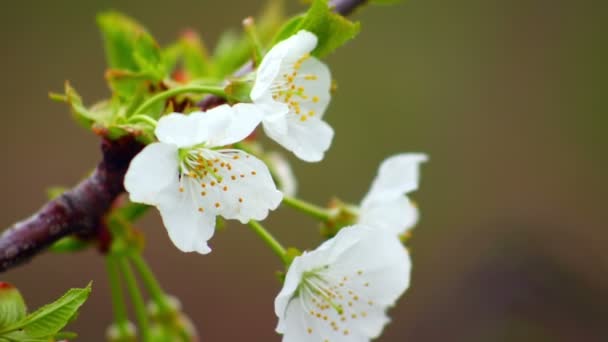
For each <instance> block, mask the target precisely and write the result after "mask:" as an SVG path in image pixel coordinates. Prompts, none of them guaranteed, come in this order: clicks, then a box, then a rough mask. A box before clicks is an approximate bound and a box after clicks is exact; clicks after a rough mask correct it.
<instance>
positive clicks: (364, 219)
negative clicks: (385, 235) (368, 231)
mask: <svg viewBox="0 0 608 342" xmlns="http://www.w3.org/2000/svg"><path fill="white" fill-rule="evenodd" d="M418 217H419V214H418V208H416V206H415V205H413V204H412V202H411V201H410V200H409V199H408V198H407V197H405V196H400V197H397V198H395V199H392V200H387V201H369V202H367V203H366V204H365V205H363V206H361V210H360V212H359V219H358V223H361V224H364V225H366V226H369V227H373V228H377V229H382V230H384V231H387V232H391V233H392V234H394V235H401V234H403V233H405V232H406V231H407V230H409V229H410V228H412V227H414V225H415V224H416V223H417V222H418Z"/></svg>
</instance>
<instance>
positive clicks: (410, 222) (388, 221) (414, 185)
mask: <svg viewBox="0 0 608 342" xmlns="http://www.w3.org/2000/svg"><path fill="white" fill-rule="evenodd" d="M427 160H428V158H427V156H426V155H424V154H419V153H404V154H398V155H395V156H392V157H389V158H387V159H385V160H384V161H383V162H382V164H381V165H380V168H379V170H378V174H377V175H376V178H375V179H374V181H373V182H372V186H371V188H370V190H369V191H368V193H367V195H365V197H364V198H363V201H361V205H360V208H359V218H358V221H357V222H358V223H361V224H364V225H367V226H370V227H376V228H380V229H384V230H386V231H390V232H392V233H394V234H396V235H401V234H403V233H405V232H406V231H407V230H408V229H411V228H412V227H413V226H414V225H415V224H416V222H417V221H418V217H419V214H418V208H417V207H416V206H415V205H414V204H413V203H412V202H411V201H410V200H409V199H408V198H407V196H406V194H407V193H409V192H412V191H414V190H416V189H418V182H419V178H420V175H419V173H420V172H419V167H420V163H422V162H425V161H427Z"/></svg>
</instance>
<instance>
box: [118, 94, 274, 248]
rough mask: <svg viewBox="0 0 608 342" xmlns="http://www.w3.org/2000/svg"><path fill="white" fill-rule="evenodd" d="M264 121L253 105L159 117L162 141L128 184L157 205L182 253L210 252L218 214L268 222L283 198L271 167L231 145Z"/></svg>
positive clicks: (136, 163)
mask: <svg viewBox="0 0 608 342" xmlns="http://www.w3.org/2000/svg"><path fill="white" fill-rule="evenodd" d="M260 119H261V113H259V111H258V110H257V109H256V108H255V106H254V105H252V104H237V105H235V106H232V107H231V106H229V105H222V106H219V107H216V108H213V109H211V110H209V111H207V112H196V113H191V114H189V115H183V114H178V113H172V114H169V115H166V116H164V117H162V118H161V119H160V120H159V122H158V125H157V127H156V130H155V134H156V137H157V138H158V140H159V142H156V143H152V144H150V145H148V146H146V147H145V148H144V150H143V151H142V152H140V153H139V154H138V155H137V156H136V157H135V158H134V159H133V161H132V162H131V165H130V166H129V170H128V171H127V174H126V175H125V181H124V185H125V189H126V190H127V191H128V192H129V195H130V199H131V201H133V202H139V203H145V204H148V205H153V206H156V207H157V208H158V210H159V211H160V214H161V216H162V219H163V223H164V225H165V227H166V228H167V231H168V233H169V236H170V238H171V240H172V241H173V243H174V244H175V245H176V246H177V248H179V249H180V250H182V251H184V252H191V251H196V252H199V253H202V254H206V253H209V252H210V251H211V249H210V248H209V246H208V244H207V241H208V240H209V239H210V238H211V237H212V236H213V233H214V230H215V222H216V216H222V217H224V218H226V219H235V220H239V221H241V222H242V223H246V222H248V221H249V220H263V219H264V218H266V216H267V215H268V211H269V210H273V209H275V208H276V207H277V206H278V205H279V203H280V202H281V200H282V194H281V192H280V191H278V190H277V189H276V186H275V184H274V182H273V180H272V177H271V175H270V172H269V171H268V168H267V167H266V165H265V164H264V163H263V162H262V161H260V160H259V159H257V158H256V157H254V156H252V155H249V154H247V153H245V152H243V151H241V150H237V149H231V148H229V147H227V146H228V145H231V144H233V143H236V142H238V141H241V140H243V139H244V138H246V137H247V136H248V135H249V134H250V133H251V132H252V131H253V130H254V129H255V127H256V126H257V125H258V124H259V122H260Z"/></svg>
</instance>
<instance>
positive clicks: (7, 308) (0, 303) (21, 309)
mask: <svg viewBox="0 0 608 342" xmlns="http://www.w3.org/2000/svg"><path fill="white" fill-rule="evenodd" d="M23 317H25V303H24V302H23V297H21V293H19V290H17V288H16V287H14V286H13V285H11V284H9V283H5V282H0V328H2V327H6V326H8V325H11V324H13V323H15V322H17V321H19V320H21V319H23Z"/></svg>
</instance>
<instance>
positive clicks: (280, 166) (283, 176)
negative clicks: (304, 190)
mask: <svg viewBox="0 0 608 342" xmlns="http://www.w3.org/2000/svg"><path fill="white" fill-rule="evenodd" d="M267 158H268V161H269V162H270V163H271V164H272V165H273V168H274V171H275V173H276V174H275V176H276V177H277V178H278V180H279V185H280V189H281V191H282V192H283V194H284V195H285V196H290V197H293V196H295V195H296V193H297V191H298V181H297V180H296V177H295V175H294V173H293V170H292V169H291V166H290V165H289V162H288V161H287V159H285V157H284V156H283V155H282V154H280V153H278V152H271V153H268V155H267Z"/></svg>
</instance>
